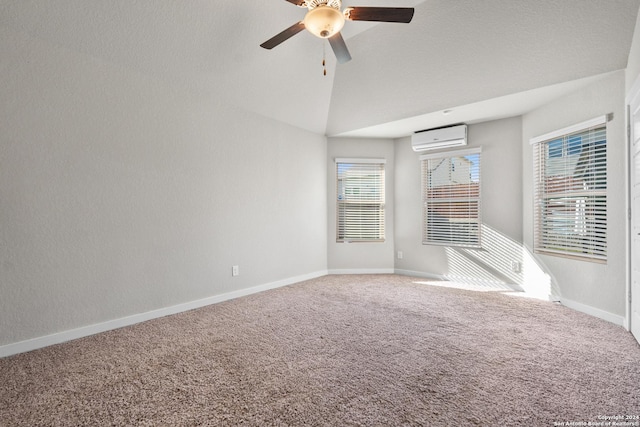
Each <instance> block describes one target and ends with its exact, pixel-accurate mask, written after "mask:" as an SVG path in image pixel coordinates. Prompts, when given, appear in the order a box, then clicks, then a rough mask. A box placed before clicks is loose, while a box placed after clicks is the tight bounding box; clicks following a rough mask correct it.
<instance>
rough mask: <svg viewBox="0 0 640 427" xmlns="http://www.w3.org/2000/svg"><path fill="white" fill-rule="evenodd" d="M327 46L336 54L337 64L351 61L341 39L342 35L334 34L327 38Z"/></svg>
mask: <svg viewBox="0 0 640 427" xmlns="http://www.w3.org/2000/svg"><path fill="white" fill-rule="evenodd" d="M329 44H330V45H331V49H333V53H335V54H336V58H337V59H338V64H344V63H345V62H349V61H351V54H350V53H349V49H347V44H346V43H345V42H344V39H343V38H342V34H340V33H336V34H335V35H333V36H331V37H329Z"/></svg>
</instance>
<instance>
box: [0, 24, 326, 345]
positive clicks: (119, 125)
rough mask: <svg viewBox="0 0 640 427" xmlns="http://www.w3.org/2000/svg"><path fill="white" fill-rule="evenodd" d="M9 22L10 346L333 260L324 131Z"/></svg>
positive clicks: (5, 198)
mask: <svg viewBox="0 0 640 427" xmlns="http://www.w3.org/2000/svg"><path fill="white" fill-rule="evenodd" d="M0 32H1V33H0V69H2V79H1V80H0V117H2V120H0V325H2V326H1V327H0V346H2V345H6V344H10V343H16V342H18V341H21V340H27V339H31V338H36V337H41V336H44V335H48V334H53V333H56V332H60V331H67V330H70V329H73V328H79V327H84V326H86V325H91V324H96V323H100V322H107V321H109V320H112V319H117V318H122V317H124V316H130V315H135V314H137V313H143V312H146V311H149V310H154V309H158V308H162V307H168V306H172V305H176V304H180V303H184V302H188V301H193V300H198V299H201V298H206V297H209V296H212V295H218V294H222V293H226V292H230V291H235V290H239V289H244V288H248V287H252V286H256V285H260V284H265V283H269V282H274V281H279V280H284V279H287V278H292V277H299V276H303V275H308V274H313V273H322V272H326V269H327V238H326V224H327V217H326V212H327V204H326V182H327V176H326V173H327V169H326V139H325V138H324V137H323V136H319V135H315V134H312V133H309V132H306V131H302V130H299V129H296V128H293V127H290V126H288V125H284V124H281V123H278V122H275V121H272V120H270V119H266V118H263V117H261V116H258V115H255V114H253V113H247V112H245V111H243V110H241V109H238V108H235V107H233V106H230V105H225V104H224V103H223V101H221V100H220V99H219V98H218V97H217V96H216V94H215V93H195V92H189V91H188V90H186V89H183V88H179V87H168V86H167V85H166V84H165V83H163V82H161V81H157V80H154V79H153V78H151V77H148V76H144V75H140V74H137V73H135V72H132V71H130V70H127V69H124V68H122V67H119V66H115V65H112V64H109V63H105V62H101V61H99V60H97V59H95V58H92V57H88V56H84V55H81V54H78V53H75V52H72V51H69V50H65V49H61V48H57V47H55V46H52V45H49V44H47V43H45V42H41V41H36V40H34V39H28V38H25V37H23V36H22V35H19V34H16V33H13V32H10V31H9V30H6V29H2V28H0ZM232 265H239V266H240V276H238V277H233V278H232V277H231V266H232Z"/></svg>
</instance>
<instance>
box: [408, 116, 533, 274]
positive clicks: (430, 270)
mask: <svg viewBox="0 0 640 427" xmlns="http://www.w3.org/2000/svg"><path fill="white" fill-rule="evenodd" d="M468 131H469V133H468V135H469V136H468V140H469V147H482V162H481V191H482V207H481V209H482V221H483V247H484V249H483V250H465V249H459V248H450V247H444V246H436V245H423V244H422V194H421V177H420V173H421V165H420V160H419V157H420V155H419V154H418V153H415V152H413V151H412V149H411V141H410V138H403V139H398V140H396V142H395V159H396V193H395V209H396V211H395V218H396V221H395V236H396V251H402V252H403V259H397V260H396V263H395V265H396V269H397V270H399V271H401V272H407V273H409V272H413V273H419V274H425V275H431V276H434V277H448V278H455V279H456V280H463V281H471V282H494V283H508V284H516V285H520V284H521V283H522V275H521V274H520V273H517V274H516V273H514V272H513V271H511V261H516V262H522V253H521V248H520V246H519V242H520V241H521V239H522V223H521V218H522V173H521V170H520V169H521V161H522V160H521V154H522V147H521V143H520V142H521V139H522V128H521V119H520V118H519V117H516V118H510V119H504V120H497V121H491V122H486V123H481V124H475V125H471V126H469V129H468ZM444 151H446V150H444Z"/></svg>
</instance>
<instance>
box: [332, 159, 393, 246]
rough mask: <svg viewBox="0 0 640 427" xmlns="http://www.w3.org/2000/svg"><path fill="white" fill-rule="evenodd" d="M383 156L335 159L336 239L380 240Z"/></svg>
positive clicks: (382, 209) (382, 215)
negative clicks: (379, 157) (380, 157)
mask: <svg viewBox="0 0 640 427" xmlns="http://www.w3.org/2000/svg"><path fill="white" fill-rule="evenodd" d="M384 165H385V160H384V159H336V178H337V186H336V188H337V191H336V193H337V209H336V210H337V227H336V228H337V236H336V241H337V242H383V241H384Z"/></svg>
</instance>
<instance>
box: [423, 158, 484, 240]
mask: <svg viewBox="0 0 640 427" xmlns="http://www.w3.org/2000/svg"><path fill="white" fill-rule="evenodd" d="M480 154H481V153H480V149H471V150H458V151H454V152H447V153H438V154H428V155H424V156H421V157H420V160H421V161H422V201H423V208H422V243H423V244H425V245H447V246H465V247H480V225H481V223H482V222H481V219H480Z"/></svg>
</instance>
